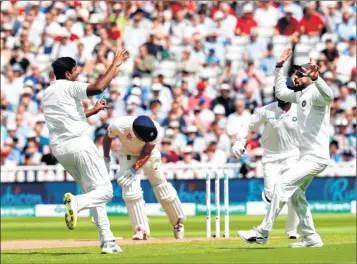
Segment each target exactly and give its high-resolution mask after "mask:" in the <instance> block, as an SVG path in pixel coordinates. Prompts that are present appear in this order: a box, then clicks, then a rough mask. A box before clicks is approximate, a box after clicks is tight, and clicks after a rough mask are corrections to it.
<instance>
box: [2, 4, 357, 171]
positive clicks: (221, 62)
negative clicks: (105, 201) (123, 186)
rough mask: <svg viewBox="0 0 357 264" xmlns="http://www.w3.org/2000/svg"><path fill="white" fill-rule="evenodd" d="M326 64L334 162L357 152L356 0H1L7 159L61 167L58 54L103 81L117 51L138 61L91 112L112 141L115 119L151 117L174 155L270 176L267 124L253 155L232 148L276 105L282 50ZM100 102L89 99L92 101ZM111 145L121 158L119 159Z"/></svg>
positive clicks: (252, 138)
mask: <svg viewBox="0 0 357 264" xmlns="http://www.w3.org/2000/svg"><path fill="white" fill-rule="evenodd" d="M288 45H290V46H291V47H292V48H293V51H294V54H293V56H292V59H291V62H290V64H289V65H290V66H289V65H288V67H287V69H286V71H287V73H289V74H290V75H293V72H292V70H291V65H292V64H299V63H306V62H308V59H309V57H312V58H313V59H314V60H315V61H317V63H318V65H319V66H320V71H321V76H322V77H323V78H324V79H325V80H326V82H327V83H328V84H329V85H330V86H331V87H332V89H333V91H334V95H335V99H334V101H333V103H332V106H331V127H330V142H331V143H330V153H331V161H332V163H341V162H346V163H351V162H355V157H356V3H355V1H294V2H293V1H260V2H243V1H185V2H184V1H126V2H115V1H16V0H13V1H5V2H2V3H1V165H3V166H8V167H14V166H18V165H39V164H47V165H54V164H56V163H57V160H56V159H55V157H54V156H53V155H52V153H51V149H50V147H49V143H50V142H49V138H48V130H47V128H46V123H45V120H44V116H43V109H42V103H41V102H42V98H43V92H44V90H45V89H46V87H48V85H49V83H50V82H51V81H53V80H54V79H55V77H54V74H53V72H52V68H51V62H52V61H53V60H54V59H56V58H58V57H62V56H70V57H73V58H74V59H75V60H76V61H77V63H78V66H79V67H80V69H81V74H80V76H79V81H82V82H89V83H91V82H93V81H94V80H95V78H97V77H98V76H100V75H101V74H102V73H103V71H104V70H105V69H106V67H107V66H108V65H109V64H110V62H111V60H112V59H113V55H114V52H115V50H116V49H117V48H118V47H123V48H125V49H127V50H128V51H129V53H130V59H129V60H128V61H127V62H125V63H124V64H123V65H122V66H121V67H120V72H119V74H118V76H117V77H116V78H115V79H114V80H113V82H112V83H111V85H110V87H109V88H108V89H107V90H106V91H105V96H104V99H105V100H107V102H108V104H109V108H108V109H107V110H105V111H101V112H99V113H98V114H97V115H94V116H91V117H89V118H88V122H89V124H90V125H91V131H88V133H89V135H90V136H91V137H92V138H93V141H94V142H95V144H96V145H97V146H98V147H99V148H102V140H103V135H104V133H105V132H106V128H107V127H108V124H109V123H110V122H111V121H112V120H113V119H115V118H120V117H121V116H124V115H149V116H150V117H151V118H152V119H154V120H156V121H158V122H159V123H160V124H161V125H162V127H163V128H164V129H165V132H164V133H165V136H164V137H163V140H162V142H161V145H160V146H159V147H160V150H161V154H162V161H163V163H177V164H182V165H185V164H197V163H200V162H201V163H202V162H204V163H212V164H213V163H214V164H220V165H221V164H225V163H236V162H240V163H242V164H243V165H244V166H243V167H244V169H245V172H244V173H245V174H249V173H250V174H252V173H253V174H254V173H255V174H261V173H262V172H261V171H260V170H259V168H258V167H256V166H253V165H251V164H254V162H255V161H258V163H259V161H260V160H261V156H262V149H261V148H260V146H259V138H260V136H261V131H260V130H258V131H255V132H253V133H251V134H250V135H249V136H248V138H247V147H246V149H247V155H245V156H244V157H243V158H242V159H241V160H240V161H237V160H236V158H234V157H233V156H232V154H231V153H230V148H231V145H232V143H233V142H234V139H235V135H236V133H237V128H238V127H239V124H241V123H244V122H246V121H247V119H249V117H250V116H251V115H252V114H253V113H254V111H255V110H256V109H257V108H258V107H261V106H263V105H265V104H268V103H270V102H272V101H273V100H274V99H273V85H274V69H275V62H276V59H277V56H279V54H280V53H281V51H282V50H283V49H284V48H286V47H287V46H288ZM99 98H100V96H98V97H94V98H92V99H90V100H89V99H88V100H85V101H83V106H84V109H85V110H87V109H90V108H91V107H93V105H94V103H95V102H96V101H97V100H98V99H99ZM119 146H120V141H119V140H114V141H113V144H112V155H113V156H112V162H113V163H116V164H118V159H117V157H116V155H115V150H117V149H118V147H119Z"/></svg>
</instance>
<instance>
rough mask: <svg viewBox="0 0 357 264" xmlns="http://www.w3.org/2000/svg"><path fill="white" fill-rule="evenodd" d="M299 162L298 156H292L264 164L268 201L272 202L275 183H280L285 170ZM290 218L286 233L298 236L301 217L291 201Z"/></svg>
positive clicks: (289, 205) (265, 193)
mask: <svg viewBox="0 0 357 264" xmlns="http://www.w3.org/2000/svg"><path fill="white" fill-rule="evenodd" d="M297 160H298V156H292V157H290V158H287V159H284V160H279V161H275V162H267V163H264V164H263V170H264V194H263V195H265V197H266V198H267V199H268V200H271V199H272V197H273V193H274V186H275V183H276V182H277V181H278V179H279V177H281V174H282V172H283V171H284V170H286V169H287V168H288V166H291V165H293V164H295V163H296V162H297ZM287 206H288V217H287V219H286V224H285V232H286V233H287V234H288V235H289V236H290V235H296V234H297V226H298V224H299V217H298V216H297V214H296V212H295V210H294V209H293V206H292V203H291V200H289V202H288V204H287Z"/></svg>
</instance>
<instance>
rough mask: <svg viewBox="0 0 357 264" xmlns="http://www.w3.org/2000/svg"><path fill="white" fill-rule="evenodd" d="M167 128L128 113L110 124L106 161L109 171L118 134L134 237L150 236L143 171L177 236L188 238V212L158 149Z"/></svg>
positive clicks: (121, 174)
mask: <svg viewBox="0 0 357 264" xmlns="http://www.w3.org/2000/svg"><path fill="white" fill-rule="evenodd" d="M162 134H163V131H162V129H161V127H160V125H159V124H158V123H157V122H155V121H153V120H151V119H150V118H149V117H148V116H138V117H133V116H124V117H120V118H118V119H116V120H115V121H114V122H113V123H111V124H110V126H109V127H108V130H107V132H106V134H105V135H104V139H103V151H104V161H105V163H106V166H107V169H108V171H109V164H110V157H109V153H110V147H111V143H112V140H113V138H115V137H118V138H119V140H120V142H121V145H120V147H119V150H118V155H119V164H120V171H119V173H118V177H117V181H118V183H119V184H120V186H121V187H122V190H123V192H122V195H123V200H124V201H125V204H126V207H127V209H128V214H129V217H130V220H131V225H132V228H133V232H134V235H133V237H132V238H133V240H146V239H147V238H148V236H149V235H150V227H149V221H148V218H147V215H146V212H145V208H144V207H145V202H144V199H143V191H142V189H141V187H140V178H139V177H138V171H139V170H140V169H142V170H143V172H144V174H145V176H146V177H147V178H148V179H149V181H150V183H151V185H152V186H153V190H154V193H155V196H156V199H157V200H158V201H159V202H160V204H161V206H162V207H163V209H164V211H165V213H166V214H167V216H168V217H169V219H170V222H171V224H172V225H173V227H174V236H175V238H176V239H182V238H183V237H184V225H183V220H184V219H185V214H184V211H183V208H182V204H181V201H180V199H179V197H178V196H177V192H176V190H175V189H174V188H173V186H172V185H171V184H170V183H168V182H167V181H166V178H165V177H164V174H163V172H162V169H161V154H160V151H159V149H158V148H157V144H158V143H159V142H160V139H161V137H162Z"/></svg>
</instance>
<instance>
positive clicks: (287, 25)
mask: <svg viewBox="0 0 357 264" xmlns="http://www.w3.org/2000/svg"><path fill="white" fill-rule="evenodd" d="M284 13H285V16H284V17H282V18H280V19H279V20H278V23H277V24H276V26H275V33H276V34H278V35H283V36H288V37H289V38H290V39H291V40H292V41H293V42H294V43H296V42H298V36H299V30H300V27H299V21H298V20H297V19H296V18H294V17H293V9H292V7H291V6H286V7H285V8H284Z"/></svg>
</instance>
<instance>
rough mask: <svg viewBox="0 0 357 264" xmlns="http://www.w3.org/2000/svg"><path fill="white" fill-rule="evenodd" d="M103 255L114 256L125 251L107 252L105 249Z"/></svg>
mask: <svg viewBox="0 0 357 264" xmlns="http://www.w3.org/2000/svg"><path fill="white" fill-rule="evenodd" d="M101 253H102V254H106V255H113V254H121V253H123V251H118V252H113V251H111V250H105V249H102V252H101Z"/></svg>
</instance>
